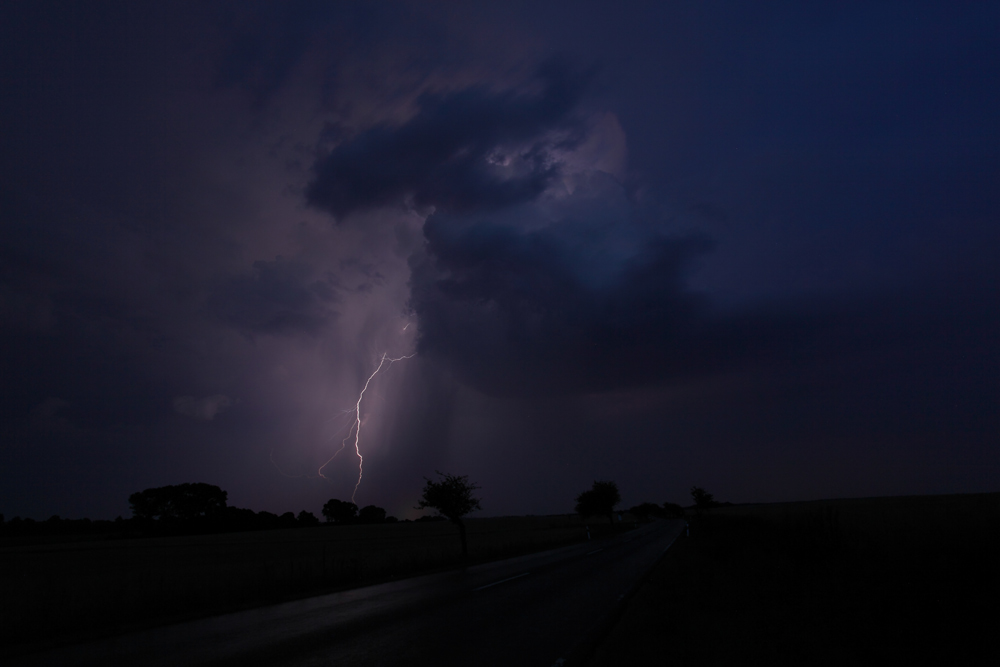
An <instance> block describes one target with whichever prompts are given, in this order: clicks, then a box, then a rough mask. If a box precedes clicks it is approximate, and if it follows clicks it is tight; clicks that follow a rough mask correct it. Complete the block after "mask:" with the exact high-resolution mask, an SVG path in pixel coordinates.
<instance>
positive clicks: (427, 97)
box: [306, 61, 589, 220]
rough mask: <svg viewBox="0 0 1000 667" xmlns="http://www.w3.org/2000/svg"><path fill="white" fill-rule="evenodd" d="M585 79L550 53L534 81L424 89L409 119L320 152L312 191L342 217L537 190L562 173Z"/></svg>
mask: <svg viewBox="0 0 1000 667" xmlns="http://www.w3.org/2000/svg"><path fill="white" fill-rule="evenodd" d="M588 79H589V76H588V75H586V74H582V73H579V72H574V71H572V70H571V69H569V68H568V67H567V66H565V65H564V64H560V63H558V62H556V61H550V62H549V63H548V64H546V65H545V66H543V67H541V68H540V69H539V70H538V74H537V78H536V81H534V82H532V83H533V84H534V85H535V88H536V90H531V89H529V90H527V91H521V90H506V91H500V92H494V91H492V90H490V89H489V88H488V87H487V86H473V87H470V88H465V89H462V90H459V91H456V92H449V93H425V94H423V95H421V96H420V98H419V100H418V101H417V106H418V108H419V109H418V111H417V113H416V114H415V115H414V116H413V117H412V118H411V119H409V120H408V121H407V122H405V123H404V124H403V125H401V126H398V127H393V126H388V125H379V126H377V127H374V128H371V129H368V130H366V131H364V132H362V133H361V134H359V135H357V136H355V137H352V138H350V139H349V140H347V141H344V142H343V143H341V144H339V145H338V146H336V147H335V148H334V149H333V150H332V151H330V153H329V154H328V155H326V156H325V157H323V158H321V159H320V160H318V161H317V162H316V164H315V165H314V167H313V169H314V178H313V181H312V182H311V183H310V184H309V187H308V189H307V191H306V197H307V200H308V201H309V203H310V204H311V205H313V206H316V207H318V208H321V209H324V210H327V211H329V212H330V213H332V214H333V215H334V216H335V217H336V218H337V219H338V220H341V219H343V217H344V216H346V215H348V214H350V213H351V212H352V211H355V210H358V209H365V208H372V207H379V206H399V205H403V204H404V203H408V204H411V205H414V206H416V207H419V208H426V207H431V206H433V207H436V208H438V209H441V210H448V211H469V210H478V209H484V208H486V209H489V208H499V207H502V206H509V205H512V204H516V203H518V202H523V201H528V200H531V199H533V198H535V197H537V196H538V195H539V194H541V192H543V191H544V190H545V188H546V187H548V186H549V184H550V183H551V182H552V180H553V179H554V178H555V177H556V176H557V175H558V174H559V166H558V164H557V163H556V160H555V157H554V155H553V151H554V150H557V149H565V148H570V147H572V146H573V145H575V144H576V143H577V142H578V141H579V140H580V139H581V138H582V134H581V132H582V121H581V119H580V118H579V117H578V116H577V115H576V114H575V113H574V112H575V111H576V107H577V105H578V103H579V101H580V98H581V96H582V94H583V92H584V90H585V88H586V84H587V81H588Z"/></svg>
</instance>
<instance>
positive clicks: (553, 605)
mask: <svg viewBox="0 0 1000 667" xmlns="http://www.w3.org/2000/svg"><path fill="white" fill-rule="evenodd" d="M683 525H684V524H683V521H676V520H675V521H657V522H654V523H652V524H649V525H646V526H644V527H642V528H639V529H637V530H632V531H629V532H626V533H623V534H621V535H618V536H616V537H613V538H609V539H604V540H595V541H592V542H585V543H583V544H577V545H573V546H570V547H564V548H561V549H555V550H552V551H545V552H541V553H537V554H531V555H528V556H522V557H519V558H512V559H508V560H504V561H497V562H493V563H485V564H482V565H475V566H471V567H467V568H464V569H459V570H451V571H447V572H441V573H437V574H431V575H425V576H420V577H414V578H411V579H405V580H401V581H396V582H391V583H386V584H380V585H377V586H368V587H365V588H358V589H354V590H349V591H343V592H339V593H333V594H330V595H323V596H318V597H314V598H308V599H304V600H297V601H294V602H287V603H284V604H279V605H273V606H269V607H262V608H259V609H253V610H248V611H243V612H239V613H234V614H227V615H223V616H216V617H212V618H207V619H201V620H197V621H192V622H188V623H181V624H177V625H172V626H167V627H162V628H156V629H152V630H145V631H142V632H136V633H133V634H129V635H124V636H120V637H116V638H113V639H107V640H101V641H95V642H92V643H88V644H82V645H78V646H70V647H64V648H60V649H56V650H52V651H48V652H45V653H39V654H34V655H28V656H22V657H20V658H19V659H17V660H15V661H13V662H12V663H11V664H12V665H60V666H68V665H112V664H113V665H182V664H183V665H220V666H221V665H233V666H237V665H239V666H240V667H246V666H247V665H275V666H281V667H292V666H296V667H298V666H305V665H417V664H421V665H423V664H428V665H539V666H546V667H547V666H549V665H554V664H563V663H560V662H559V661H560V660H562V661H564V662H565V661H567V660H569V661H572V660H573V658H574V657H578V656H579V655H580V654H581V652H582V651H584V650H585V647H586V646H587V645H588V642H592V641H593V640H594V639H596V638H597V637H598V635H599V633H600V631H601V629H602V628H604V627H606V626H607V623H608V621H609V620H610V619H611V617H612V614H613V612H614V610H615V608H616V606H617V605H618V603H619V602H620V600H621V599H622V598H623V596H624V595H626V594H627V593H628V591H630V590H631V589H632V588H633V587H634V586H635V585H636V583H637V582H638V581H639V580H640V579H641V577H642V576H643V574H645V573H646V572H647V571H648V570H649V568H650V567H651V566H652V565H653V564H654V563H655V562H656V561H657V560H658V559H659V558H660V556H661V555H662V554H663V553H664V551H666V549H667V548H668V547H669V546H670V544H672V543H673V540H674V539H675V538H676V537H677V536H678V535H679V534H680V532H681V530H682V528H683Z"/></svg>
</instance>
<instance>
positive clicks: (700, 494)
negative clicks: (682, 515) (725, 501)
mask: <svg viewBox="0 0 1000 667" xmlns="http://www.w3.org/2000/svg"><path fill="white" fill-rule="evenodd" d="M691 499H692V500H694V506H695V507H697V508H698V509H708V508H709V507H718V506H719V505H721V504H722V503H719V502H718V501H716V500H715V496H714V495H712V494H711V493H709V492H708V491H706V490H705V489H703V488H701V487H700V486H692V487H691Z"/></svg>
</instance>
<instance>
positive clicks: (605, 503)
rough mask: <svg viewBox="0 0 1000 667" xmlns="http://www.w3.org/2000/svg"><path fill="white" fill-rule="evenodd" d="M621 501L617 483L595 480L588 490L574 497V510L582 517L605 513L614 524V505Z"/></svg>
mask: <svg viewBox="0 0 1000 667" xmlns="http://www.w3.org/2000/svg"><path fill="white" fill-rule="evenodd" d="M621 501H622V497H621V494H620V493H618V485H617V484H615V483H614V482H597V481H595V482H594V485H593V486H592V487H591V488H590V490H589V491H584V492H583V493H581V494H580V495H578V496H577V497H576V512H577V514H579V515H580V516H583V517H588V516H595V515H597V514H607V515H608V520H609V521H610V522H611V524H612V525H614V523H615V516H614V512H615V506H616V505H617V504H618V503H620V502H621Z"/></svg>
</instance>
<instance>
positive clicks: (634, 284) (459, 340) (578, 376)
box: [412, 188, 809, 395]
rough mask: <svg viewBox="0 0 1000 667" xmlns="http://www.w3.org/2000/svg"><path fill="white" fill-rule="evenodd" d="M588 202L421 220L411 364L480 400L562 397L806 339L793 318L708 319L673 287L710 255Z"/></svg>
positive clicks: (700, 241)
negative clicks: (437, 372) (466, 387)
mask: <svg viewBox="0 0 1000 667" xmlns="http://www.w3.org/2000/svg"><path fill="white" fill-rule="evenodd" d="M600 190H601V192H600V193H599V194H598V195H597V196H596V197H594V196H593V192H591V193H588V194H585V195H579V194H578V195H574V196H573V197H570V198H568V201H566V200H564V201H561V202H559V203H558V204H556V205H555V206H554V207H543V206H541V205H525V206H522V207H515V208H512V209H508V210H506V211H504V212H502V213H497V214H486V215H481V216H471V217H470V216H466V217H455V216H448V215H443V214H435V215H433V216H431V218H429V219H428V221H427V223H426V225H425V234H426V237H427V256H426V257H423V258H421V259H418V260H416V261H415V262H414V273H413V280H412V290H413V292H412V294H413V296H412V305H413V308H414V310H415V312H416V313H417V315H418V317H419V321H420V339H419V349H420V352H421V354H423V355H426V356H428V357H430V358H434V359H438V360H441V361H443V362H444V363H445V364H446V365H447V366H448V367H449V368H451V369H452V371H453V372H455V373H456V375H457V376H458V377H459V378H461V379H462V380H463V381H465V382H467V383H469V384H471V385H473V386H476V387H477V388H479V389H481V390H484V391H487V392H489V393H499V394H508V395H533V394H539V393H546V392H553V391H555V392H570V393H574V392H590V391H599V390H607V389H614V388H619V387H629V386H636V385H644V384H650V383H655V382H660V381H663V380H666V379H669V378H677V377H681V376H688V375H692V374H695V375H697V374H706V373H711V372H716V371H719V370H723V369H728V368H731V367H732V366H733V365H734V364H740V363H744V362H747V361H750V360H755V359H756V360H760V359H761V358H762V357H763V356H766V355H768V354H770V353H771V352H773V350H774V349H775V348H776V347H779V346H784V345H788V344H790V343H791V342H793V341H796V340H799V339H801V338H802V337H803V335H804V334H805V332H806V331H807V330H808V328H809V324H808V320H809V318H808V317H806V316H805V314H803V313H799V314H792V313H786V314H780V313H770V312H766V311H764V310H760V311H758V312H752V313H745V314H741V315H734V316H728V317H723V316H715V315H713V314H712V311H711V303H710V301H709V300H708V299H707V297H706V296H704V295H699V294H696V293H694V292H692V291H691V290H690V289H688V288H687V287H686V285H685V276H686V273H687V269H688V266H689V264H690V263H691V262H692V260H695V259H697V258H698V257H700V256H702V255H704V254H705V253H707V252H709V251H710V250H711V248H712V242H711V241H710V240H709V239H708V238H706V237H703V236H665V235H663V234H662V233H660V232H657V231H656V229H655V228H649V227H646V226H644V225H643V224H642V222H641V221H640V220H638V219H636V218H635V217H634V216H632V217H630V212H629V210H628V207H627V206H626V207H625V209H624V210H622V207H616V206H606V204H607V201H606V200H607V198H608V197H609V196H612V195H611V194H610V193H609V192H608V190H609V188H602V189H600ZM619 196H621V195H620V193H619ZM577 199H580V200H582V201H574V200H577ZM602 205H604V206H602ZM539 208H545V211H540V210H537V209H539ZM595 209H596V212H595ZM602 209H603V210H602ZM551 215H557V216H560V217H558V218H556V220H555V221H554V222H551V223H550V224H545V225H544V226H538V225H539V219H541V218H546V217H549V216H551ZM616 215H618V216H623V217H614V216H616Z"/></svg>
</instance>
